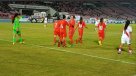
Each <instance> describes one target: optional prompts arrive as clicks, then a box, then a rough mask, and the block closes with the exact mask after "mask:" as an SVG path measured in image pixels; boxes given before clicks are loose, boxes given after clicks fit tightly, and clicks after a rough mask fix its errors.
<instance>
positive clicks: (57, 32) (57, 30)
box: [54, 15, 87, 47]
mask: <svg viewBox="0 0 136 76" xmlns="http://www.w3.org/2000/svg"><path fill="white" fill-rule="evenodd" d="M75 24H76V21H75V16H71V18H70V20H69V22H67V21H66V16H65V15H63V19H62V20H60V19H58V20H56V21H55V23H54V44H56V43H57V40H56V37H58V38H59V40H58V47H60V46H62V47H66V37H67V32H66V26H68V27H69V32H68V35H69V40H70V44H71V47H73V43H74V40H73V36H74V32H75V30H76V29H77V28H78V33H79V38H78V39H77V40H76V43H78V42H80V43H82V37H83V31H84V28H87V27H86V24H85V22H84V21H83V18H82V17H81V18H80V21H79V22H78V24H77V26H75Z"/></svg>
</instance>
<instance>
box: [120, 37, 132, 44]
mask: <svg viewBox="0 0 136 76" xmlns="http://www.w3.org/2000/svg"><path fill="white" fill-rule="evenodd" d="M130 41H131V40H130V38H128V37H122V38H121V43H122V44H125V43H127V44H128V45H130V44H131V42H130Z"/></svg>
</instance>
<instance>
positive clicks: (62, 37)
mask: <svg viewBox="0 0 136 76" xmlns="http://www.w3.org/2000/svg"><path fill="white" fill-rule="evenodd" d="M66 26H69V24H68V22H67V21H66V16H65V15H63V19H62V20H61V21H60V43H61V44H62V46H63V47H66V37H67V32H66Z"/></svg>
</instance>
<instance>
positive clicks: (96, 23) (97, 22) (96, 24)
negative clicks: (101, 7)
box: [95, 17, 100, 30]
mask: <svg viewBox="0 0 136 76" xmlns="http://www.w3.org/2000/svg"><path fill="white" fill-rule="evenodd" d="M99 22H100V20H99V19H98V17H97V18H96V19H95V30H97V26H98V24H99Z"/></svg>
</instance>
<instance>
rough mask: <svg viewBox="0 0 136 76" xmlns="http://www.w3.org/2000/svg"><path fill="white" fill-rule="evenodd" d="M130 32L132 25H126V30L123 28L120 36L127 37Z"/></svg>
mask: <svg viewBox="0 0 136 76" xmlns="http://www.w3.org/2000/svg"><path fill="white" fill-rule="evenodd" d="M130 32H132V27H131V26H128V27H127V29H126V32H125V31H124V30H123V33H122V37H123V38H129V37H130Z"/></svg>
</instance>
